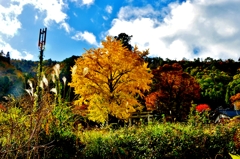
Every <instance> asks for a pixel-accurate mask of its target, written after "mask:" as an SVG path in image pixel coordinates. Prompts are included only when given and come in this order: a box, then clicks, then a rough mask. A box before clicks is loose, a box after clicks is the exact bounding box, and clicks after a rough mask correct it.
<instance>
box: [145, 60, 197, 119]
mask: <svg viewBox="0 0 240 159" xmlns="http://www.w3.org/2000/svg"><path fill="white" fill-rule="evenodd" d="M152 73H153V75H154V77H153V86H152V93H150V94H149V95H148V96H147V97H146V99H145V100H146V106H147V109H148V110H157V111H159V113H164V114H165V115H171V116H172V117H173V118H176V120H178V121H180V120H182V119H184V118H185V117H187V115H188V113H189V111H190V107H191V101H193V100H196V99H199V98H200V86H199V84H198V83H197V81H196V80H195V78H194V77H192V76H191V75H189V74H188V73H186V72H183V70H182V67H181V65H180V64H178V63H174V64H173V65H169V64H165V65H163V66H161V67H158V68H157V69H155V70H153V71H152Z"/></svg>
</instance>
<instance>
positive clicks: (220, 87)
mask: <svg viewBox="0 0 240 159" xmlns="http://www.w3.org/2000/svg"><path fill="white" fill-rule="evenodd" d="M190 74H191V75H193V76H194V77H195V78H196V79H197V81H198V83H199V84H200V87H201V98H202V101H203V102H204V103H208V104H210V105H211V107H212V108H216V107H218V106H224V105H225V100H224V99H225V94H226V90H227V84H228V83H229V82H230V80H231V77H230V76H229V75H228V74H227V73H226V72H223V71H220V70H218V69H216V68H215V67H214V66H213V67H212V69H209V68H208V69H201V68H200V67H196V68H194V69H192V70H191V73H190Z"/></svg>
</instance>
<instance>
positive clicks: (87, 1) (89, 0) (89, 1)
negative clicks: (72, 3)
mask: <svg viewBox="0 0 240 159" xmlns="http://www.w3.org/2000/svg"><path fill="white" fill-rule="evenodd" d="M93 3H94V0H82V4H83V5H88V6H89V5H91V4H93Z"/></svg>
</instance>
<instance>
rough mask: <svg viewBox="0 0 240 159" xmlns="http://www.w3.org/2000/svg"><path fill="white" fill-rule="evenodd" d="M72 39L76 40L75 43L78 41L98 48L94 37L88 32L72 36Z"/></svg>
mask: <svg viewBox="0 0 240 159" xmlns="http://www.w3.org/2000/svg"><path fill="white" fill-rule="evenodd" d="M72 39H74V40H77V41H79V40H81V41H87V42H88V43H89V44H91V45H96V46H98V44H97V41H96V37H95V35H94V34H93V33H90V32H88V31H84V32H77V33H76V34H75V35H74V36H72Z"/></svg>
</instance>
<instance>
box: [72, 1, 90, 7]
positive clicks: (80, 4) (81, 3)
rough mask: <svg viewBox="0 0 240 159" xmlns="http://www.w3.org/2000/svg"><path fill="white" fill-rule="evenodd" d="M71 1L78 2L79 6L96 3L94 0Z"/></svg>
mask: <svg viewBox="0 0 240 159" xmlns="http://www.w3.org/2000/svg"><path fill="white" fill-rule="evenodd" d="M70 1H71V2H74V3H76V4H77V5H79V6H84V5H86V6H90V5H92V4H94V0H70Z"/></svg>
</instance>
